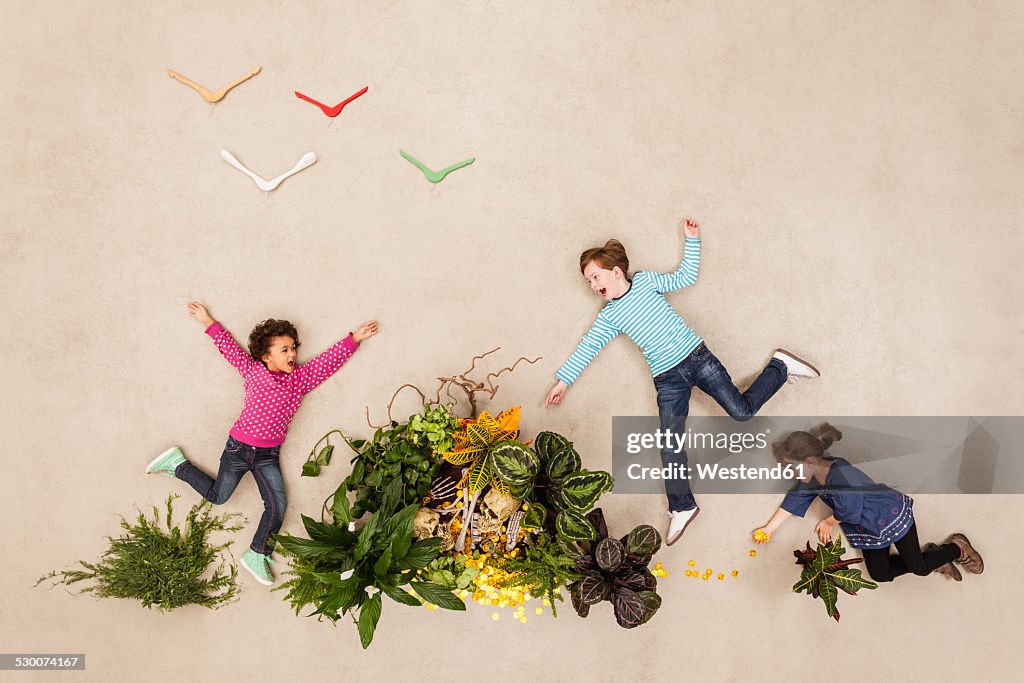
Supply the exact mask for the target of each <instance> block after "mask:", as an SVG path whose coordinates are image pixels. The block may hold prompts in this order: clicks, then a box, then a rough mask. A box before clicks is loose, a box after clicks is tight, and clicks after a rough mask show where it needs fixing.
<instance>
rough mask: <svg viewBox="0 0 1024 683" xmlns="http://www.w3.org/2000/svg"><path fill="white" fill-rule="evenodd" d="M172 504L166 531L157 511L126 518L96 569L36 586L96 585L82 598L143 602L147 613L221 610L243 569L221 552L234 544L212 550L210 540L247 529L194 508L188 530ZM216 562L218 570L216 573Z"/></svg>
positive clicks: (89, 566) (232, 518)
mask: <svg viewBox="0 0 1024 683" xmlns="http://www.w3.org/2000/svg"><path fill="white" fill-rule="evenodd" d="M177 497H178V496H176V495H172V496H169V497H168V498H167V516H166V518H165V525H166V531H165V530H164V529H163V528H162V527H161V525H160V512H159V510H158V509H157V508H156V507H155V506H154V507H153V518H152V519H148V518H147V517H146V516H145V515H143V514H142V513H141V512H140V513H139V515H138V517H136V519H135V522H134V523H131V522H129V521H128V520H126V519H124V518H123V517H122V518H121V528H122V529H124V530H125V532H126V533H125V534H123V535H121V536H120V537H118V538H113V537H108V539H109V541H110V547H109V548H108V549H107V550H106V551H105V552H104V553H103V556H102V558H101V559H100V561H99V562H97V563H90V562H84V561H80V562H79V564H80V565H81V566H82V567H83V569H76V570H69V571H55V572H51V573H50V574H47V575H46V576H44V577H42V578H41V579H39V581H38V582H37V583H36V585H38V584H39V583H41V582H43V581H46V580H47V579H54V585H59V584H64V585H68V586H71V585H73V584H77V583H79V582H82V581H92V582H94V583H93V584H92V585H89V586H86V587H84V588H82V590H81V592H82V593H92V594H93V595H95V596H97V597H100V598H125V599H129V600H138V601H139V602H141V603H142V606H143V607H148V608H153V607H156V608H157V610H159V611H162V612H163V611H171V610H174V609H177V608H179V607H183V606H185V605H202V606H203V607H208V608H210V609H217V608H219V607H221V606H223V605H225V604H227V603H229V602H232V601H233V600H235V599H236V597H237V594H238V590H239V588H238V584H237V583H236V577H237V573H238V569H237V568H236V567H235V566H234V564H231V563H228V564H227V566H226V567H225V559H224V557H223V556H222V555H220V552H221V551H222V550H225V549H226V548H227V547H228V546H229V545H231V542H230V541H229V542H227V543H224V544H223V545H211V544H210V542H209V535H210V534H211V533H214V532H220V531H238V530H239V529H241V528H242V520H238V519H237V518H240V517H241V515H240V514H238V513H232V514H229V515H222V516H211V515H210V510H211V507H212V506H211V504H210V503H209V502H208V501H203V502H202V503H199V504H198V505H194V506H193V507H192V509H191V510H189V512H188V514H187V515H186V517H185V526H184V528H179V527H176V526H174V525H173V523H172V516H173V501H174V499H175V498H177ZM215 561H218V562H217V566H216V568H215V569H213V571H212V573H211V571H210V570H211V567H212V565H213V563H214V562H215Z"/></svg>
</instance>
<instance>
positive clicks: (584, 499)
mask: <svg viewBox="0 0 1024 683" xmlns="http://www.w3.org/2000/svg"><path fill="white" fill-rule="evenodd" d="M534 445H535V446H536V450H533V449H531V448H529V447H527V446H524V445H523V444H521V443H518V442H514V441H503V442H501V443H498V444H496V445H495V446H494V447H493V448H492V449H491V459H492V462H493V470H494V476H495V477H496V478H497V479H499V480H501V481H502V482H503V483H504V484H505V485H506V486H507V487H508V490H509V491H510V493H511V495H512V496H513V497H514V498H517V499H519V500H526V501H528V502H529V509H528V510H527V512H526V516H525V517H524V518H523V520H522V522H521V524H522V526H523V528H524V529H545V528H554V530H555V532H556V533H557V534H558V536H559V537H561V538H563V539H565V540H567V541H574V542H579V541H590V540H594V539H596V538H597V534H598V532H597V529H596V528H595V527H594V525H593V524H592V523H591V522H590V521H589V520H588V519H587V517H586V513H587V512H588V511H589V510H590V509H591V508H593V507H594V504H595V503H596V502H597V499H598V498H599V497H600V496H601V494H602V493H604V492H605V491H609V490H611V488H612V485H613V484H614V480H613V479H612V475H611V474H609V473H608V472H602V471H596V472H592V471H590V470H584V469H581V465H582V461H581V460H580V454H579V453H577V452H576V449H575V448H573V445H572V443H571V442H570V441H569V440H568V439H566V438H565V437H564V436H562V435H561V434H556V433H554V432H541V433H540V434H538V435H537V438H536V440H535V442H534Z"/></svg>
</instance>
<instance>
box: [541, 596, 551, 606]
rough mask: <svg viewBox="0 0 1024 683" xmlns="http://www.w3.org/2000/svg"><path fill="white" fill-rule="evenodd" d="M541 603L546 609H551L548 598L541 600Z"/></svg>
mask: <svg viewBox="0 0 1024 683" xmlns="http://www.w3.org/2000/svg"><path fill="white" fill-rule="evenodd" d="M540 603H541V604H542V605H544V606H545V607H550V606H551V601H550V600H548V599H547V598H544V599H543V600H541V601H540Z"/></svg>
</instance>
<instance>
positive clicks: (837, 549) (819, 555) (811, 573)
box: [793, 534, 878, 622]
mask: <svg viewBox="0 0 1024 683" xmlns="http://www.w3.org/2000/svg"><path fill="white" fill-rule="evenodd" d="M845 552H846V548H844V547H843V539H842V536H841V535H839V534H836V538H835V540H834V541H832V543H830V544H829V545H822V544H821V543H819V544H818V548H817V550H811V544H810V542H808V543H807V548H806V549H805V550H794V551H793V555H794V556H795V557H796V563H797V564H798V565H801V566H802V567H803V571H801V572H800V580H799V581H797V582H796V583H795V584H793V592H794V593H800V592H803V591H806V592H807V594H808V595H810V596H811V597H812V598H821V601H822V602H824V603H825V611H826V612H827V613H828V615H829V616H830V617H832V618H833V619H835V620H836V621H837V622H838V621H839V610H838V609H837V608H836V601H837V600H838V599H839V591H843V592H844V593H847V594H848V595H857V591H859V590H860V589H861V588H867V589H869V590H874V589H875V588H878V584H877V583H874V582H872V581H868V580H867V579H865V578H864V577H863V576H861V573H860V570H859V569H848V567H849V566H850V565H851V564H857V563H858V562H863V561H864V560H863V559H862V558H860V557H851V558H849V559H847V560H844V559H842V557H843V553H845Z"/></svg>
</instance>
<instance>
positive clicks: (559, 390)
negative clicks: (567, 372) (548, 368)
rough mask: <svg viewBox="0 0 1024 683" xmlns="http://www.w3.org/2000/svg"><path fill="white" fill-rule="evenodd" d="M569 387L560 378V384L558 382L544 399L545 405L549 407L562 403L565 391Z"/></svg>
mask: <svg viewBox="0 0 1024 683" xmlns="http://www.w3.org/2000/svg"><path fill="white" fill-rule="evenodd" d="M568 389H569V385H568V384H566V383H565V382H563V381H562V380H558V384H556V385H555V386H554V388H553V389H552V390H551V391H549V392H548V397H547V398H546V399H544V407H545V408H547V407H548V406H549V405H552V404H554V405H558V404H559V403H561V402H562V397H563V396H565V392H566V391H568Z"/></svg>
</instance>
